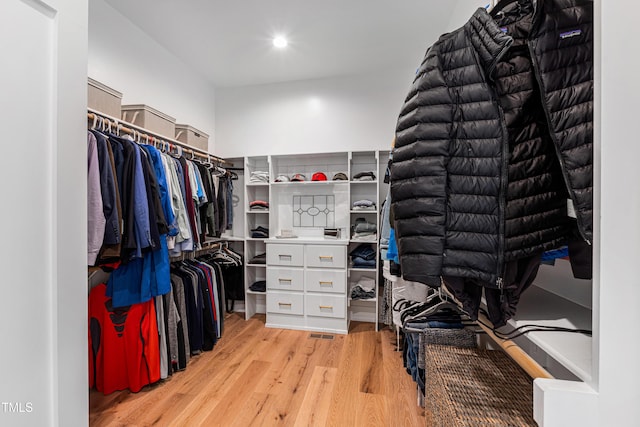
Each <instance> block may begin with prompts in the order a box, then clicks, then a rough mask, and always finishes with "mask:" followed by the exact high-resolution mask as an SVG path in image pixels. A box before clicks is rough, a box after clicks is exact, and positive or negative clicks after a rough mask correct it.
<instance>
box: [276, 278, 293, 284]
mask: <svg viewBox="0 0 640 427" xmlns="http://www.w3.org/2000/svg"><path fill="white" fill-rule="evenodd" d="M278 282H289V283H291V282H293V279H278Z"/></svg>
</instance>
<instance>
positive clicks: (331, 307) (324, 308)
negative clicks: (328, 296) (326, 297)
mask: <svg viewBox="0 0 640 427" xmlns="http://www.w3.org/2000/svg"><path fill="white" fill-rule="evenodd" d="M319 307H320V310H333V306H332V305H321V306H319Z"/></svg>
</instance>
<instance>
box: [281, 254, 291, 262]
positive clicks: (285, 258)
mask: <svg viewBox="0 0 640 427" xmlns="http://www.w3.org/2000/svg"><path fill="white" fill-rule="evenodd" d="M278 257H280V259H281V260H283V261H284V260H289V261H291V258H292V255H278Z"/></svg>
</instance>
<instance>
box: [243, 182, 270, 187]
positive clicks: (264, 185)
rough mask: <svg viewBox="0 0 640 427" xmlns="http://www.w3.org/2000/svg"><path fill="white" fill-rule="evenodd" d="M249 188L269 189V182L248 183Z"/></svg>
mask: <svg viewBox="0 0 640 427" xmlns="http://www.w3.org/2000/svg"><path fill="white" fill-rule="evenodd" d="M246 185H247V187H268V186H269V183H268V182H248V183H247V184H246Z"/></svg>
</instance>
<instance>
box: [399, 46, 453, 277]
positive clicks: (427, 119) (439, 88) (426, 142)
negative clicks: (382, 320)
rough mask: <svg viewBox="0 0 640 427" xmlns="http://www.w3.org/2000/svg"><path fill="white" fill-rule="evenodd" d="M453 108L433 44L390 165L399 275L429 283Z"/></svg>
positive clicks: (440, 232) (441, 220)
mask: <svg viewBox="0 0 640 427" xmlns="http://www.w3.org/2000/svg"><path fill="white" fill-rule="evenodd" d="M453 110H454V106H453V102H452V97H451V94H450V90H449V88H448V87H447V85H446V82H445V79H444V76H443V72H442V62H441V59H440V58H439V55H438V44H436V45H434V46H433V47H432V48H431V49H430V50H429V51H428V52H427V54H426V56H425V59H424V61H423V63H422V65H421V66H420V68H419V70H418V73H417V76H416V78H415V80H414V82H413V85H412V87H411V89H410V91H409V94H408V96H407V98H406V100H405V103H404V105H403V107H402V110H401V113H400V117H399V119H398V124H397V129H396V144H395V149H394V152H393V162H392V164H391V200H392V204H391V209H392V211H393V216H394V228H395V232H396V236H397V243H398V252H399V255H400V264H401V266H402V270H403V274H404V277H405V279H407V280H411V281H417V282H422V283H426V284H429V285H434V286H437V285H439V283H440V280H439V277H438V276H440V274H441V268H442V256H443V248H444V239H445V222H446V184H447V164H448V161H449V144H450V139H451V134H452V122H453ZM405 272H406V273H405Z"/></svg>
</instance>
